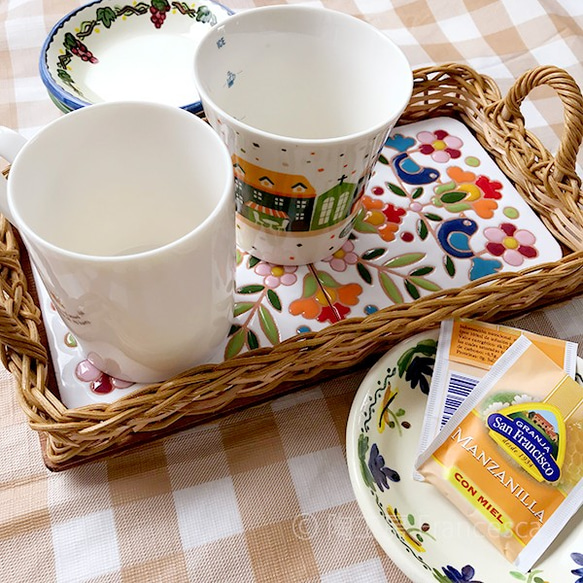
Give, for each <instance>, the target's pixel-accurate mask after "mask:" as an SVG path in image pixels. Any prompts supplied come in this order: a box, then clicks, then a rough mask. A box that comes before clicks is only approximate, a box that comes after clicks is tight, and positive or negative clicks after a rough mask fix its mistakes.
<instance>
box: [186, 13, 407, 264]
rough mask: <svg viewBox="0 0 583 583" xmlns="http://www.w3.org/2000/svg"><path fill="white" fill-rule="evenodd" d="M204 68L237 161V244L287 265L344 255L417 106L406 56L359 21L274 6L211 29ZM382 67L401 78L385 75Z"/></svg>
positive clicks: (215, 115) (212, 117) (208, 95)
mask: <svg viewBox="0 0 583 583" xmlns="http://www.w3.org/2000/svg"><path fill="white" fill-rule="evenodd" d="M194 62H195V66H194V75H195V79H196V83H197V86H198V88H199V92H200V95H201V99H202V101H203V104H204V109H205V113H206V115H207V117H208V120H209V122H210V123H211V125H212V126H213V127H214V128H215V130H216V131H217V132H218V133H219V135H221V137H222V138H223V140H224V141H225V143H226V144H227V146H228V148H229V151H230V153H231V155H232V160H233V167H234V169H235V189H236V197H237V213H238V224H237V241H238V244H239V246H240V247H241V248H242V249H244V250H245V251H248V252H250V253H253V254H254V255H256V256H257V257H260V258H261V259H263V260H264V261H269V262H272V263H281V264H285V265H297V264H307V263H311V262H313V261H317V260H319V259H322V258H323V257H326V256H327V255H328V254H329V253H331V252H334V251H336V250H337V249H338V248H339V247H341V245H342V243H343V242H344V241H345V240H346V238H347V236H348V233H349V231H350V228H351V226H352V223H353V221H354V218H355V214H356V212H357V210H358V203H359V200H360V197H361V196H362V194H363V192H364V188H365V186H366V183H367V180H368V178H369V177H370V174H371V171H372V168H373V166H374V164H375V162H376V159H377V157H378V154H379V152H380V149H381V148H382V144H383V142H384V140H385V139H386V137H387V135H388V132H389V131H390V129H391V128H392V126H393V125H394V124H395V122H396V121H397V118H398V116H399V115H400V114H401V112H402V111H403V109H404V108H405V106H406V104H407V102H408V100H409V98H410V95H411V90H412V73H411V69H410V67H409V64H408V63H407V60H406V58H405V56H404V55H403V53H402V52H401V51H400V50H399V49H398V47H396V46H395V45H394V44H393V43H392V42H391V41H390V40H389V39H388V38H387V37H386V36H385V35H384V34H382V33H380V32H379V31H378V30H376V29H375V28H373V27H371V26H369V25H368V24H366V23H363V22H362V21H360V20H358V19H356V18H353V17H349V16H346V15H344V14H341V13H339V12H334V11H331V10H322V9H316V8H307V7H297V6H296V7H292V6H275V7H268V8H261V9H256V10H250V11H246V12H244V13H241V14H237V15H236V16H234V17H232V18H230V19H229V20H227V21H225V22H224V23H222V24H219V25H218V26H216V27H215V28H213V30H212V31H211V32H210V33H209V34H208V35H207V36H206V37H205V38H204V39H203V41H202V42H201V43H200V45H199V47H198V49H197V51H196V55H195V61H194ZM377 62H383V63H385V65H386V66H387V68H388V69H389V70H390V71H391V75H389V76H385V77H379V75H378V71H377V66H376V63H377Z"/></svg>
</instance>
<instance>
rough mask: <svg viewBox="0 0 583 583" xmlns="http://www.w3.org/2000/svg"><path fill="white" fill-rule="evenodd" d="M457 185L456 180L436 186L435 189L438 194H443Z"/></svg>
mask: <svg viewBox="0 0 583 583" xmlns="http://www.w3.org/2000/svg"><path fill="white" fill-rule="evenodd" d="M455 187H456V183H455V182H453V181H452V182H447V183H446V184H442V185H440V186H438V187H436V189H435V193H436V194H441V193H442V192H448V191H450V190H453V189H454V188H455Z"/></svg>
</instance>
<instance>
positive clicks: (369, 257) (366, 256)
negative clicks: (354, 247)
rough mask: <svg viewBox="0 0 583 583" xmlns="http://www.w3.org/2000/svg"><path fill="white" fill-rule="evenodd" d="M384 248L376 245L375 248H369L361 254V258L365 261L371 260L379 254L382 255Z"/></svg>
mask: <svg viewBox="0 0 583 583" xmlns="http://www.w3.org/2000/svg"><path fill="white" fill-rule="evenodd" d="M385 251H386V249H384V248H383V247H377V248H376V249H369V250H368V251H365V252H364V253H363V254H362V258H363V259H364V260H365V261H371V260H373V259H376V258H377V257H380V256H381V255H383V254H384V253H385Z"/></svg>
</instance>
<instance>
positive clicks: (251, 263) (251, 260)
mask: <svg viewBox="0 0 583 583" xmlns="http://www.w3.org/2000/svg"><path fill="white" fill-rule="evenodd" d="M260 261H261V259H259V257H255V256H254V255H249V269H251V268H253V267H255V266H256V265H257V264H258V263H259V262H260Z"/></svg>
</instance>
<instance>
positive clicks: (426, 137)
mask: <svg viewBox="0 0 583 583" xmlns="http://www.w3.org/2000/svg"><path fill="white" fill-rule="evenodd" d="M417 139H418V140H419V141H420V142H421V146H419V151H420V152H421V153H422V154H426V155H428V156H431V158H432V159H433V160H435V161H436V162H440V163H443V162H449V160H450V159H451V158H459V157H460V156H461V155H462V153H461V150H460V148H461V147H462V146H463V142H462V141H461V140H460V139H459V138H457V137H456V136H450V135H449V134H448V133H447V132H446V131H445V130H435V131H434V132H427V131H425V132H419V133H418V134H417Z"/></svg>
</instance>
